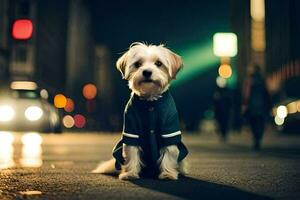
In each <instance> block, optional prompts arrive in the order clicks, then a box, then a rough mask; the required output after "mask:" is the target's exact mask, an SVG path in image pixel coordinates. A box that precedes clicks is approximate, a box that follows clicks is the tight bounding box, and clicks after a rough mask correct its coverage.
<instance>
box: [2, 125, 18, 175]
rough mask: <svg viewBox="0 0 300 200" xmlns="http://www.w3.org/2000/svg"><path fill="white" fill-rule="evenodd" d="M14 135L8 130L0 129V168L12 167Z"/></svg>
mask: <svg viewBox="0 0 300 200" xmlns="http://www.w3.org/2000/svg"><path fill="white" fill-rule="evenodd" d="M13 142H14V135H13V134H12V133H10V132H5V131H0V170H1V169H7V168H10V167H13V166H14V165H15V163H14V160H13V154H14V147H13Z"/></svg>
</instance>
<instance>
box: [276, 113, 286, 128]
mask: <svg viewBox="0 0 300 200" xmlns="http://www.w3.org/2000/svg"><path fill="white" fill-rule="evenodd" d="M274 121H275V124H276V125H278V126H281V125H282V124H283V123H284V118H280V117H278V116H277V115H276V116H275V118H274Z"/></svg>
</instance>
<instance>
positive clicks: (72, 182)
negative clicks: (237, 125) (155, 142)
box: [0, 132, 300, 200]
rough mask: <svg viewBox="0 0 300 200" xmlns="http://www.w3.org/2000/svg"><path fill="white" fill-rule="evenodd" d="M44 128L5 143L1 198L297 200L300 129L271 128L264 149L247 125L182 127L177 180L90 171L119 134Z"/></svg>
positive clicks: (1, 159) (299, 190)
mask: <svg viewBox="0 0 300 200" xmlns="http://www.w3.org/2000/svg"><path fill="white" fill-rule="evenodd" d="M41 135H42V139H43V141H42V144H41V146H40V145H39V143H40V142H41V141H39V139H38V138H36V137H34V136H33V137H32V138H30V137H28V138H27V139H24V138H23V140H22V136H23V134H22V133H14V137H15V140H14V143H13V146H12V149H11V150H12V151H8V150H7V149H9V148H8V147H6V148H4V146H3V145H2V147H0V149H1V151H0V154H1V155H0V166H1V168H3V169H0V199H1V200H2V199H131V200H133V199H151V200H155V199H157V200H162V199H172V200H175V199H273V198H275V199H300V135H287V136H286V135H282V134H281V135H280V134H276V133H268V134H267V135H266V137H265V140H264V146H263V149H262V151H261V152H253V151H252V150H251V137H250V136H249V134H248V133H247V132H243V133H242V134H237V133H236V134H231V136H230V138H229V141H228V143H227V144H222V143H221V142H220V141H219V138H218V137H217V136H216V135H215V134H208V133H206V134H194V135H188V134H185V135H184V143H185V144H186V145H187V146H188V148H189V151H190V154H189V156H188V161H189V163H190V174H189V175H188V176H187V177H184V178H183V177H182V178H180V179H179V180H178V181H161V180H155V179H140V180H135V181H120V180H119V179H118V178H117V177H116V176H112V175H101V174H91V173H90V172H91V170H93V169H94V168H95V167H96V166H97V164H98V163H99V162H100V161H104V160H107V159H109V158H111V150H112V148H113V146H114V145H115V143H116V142H117V140H118V139H119V137H120V135H118V134H108V133H100V134H99V133H98V134H95V133H64V134H61V135H54V134H41ZM21 140H22V141H23V144H22V142H21ZM5 165H7V166H11V168H6V169H5Z"/></svg>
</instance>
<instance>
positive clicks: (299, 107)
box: [297, 101, 300, 112]
mask: <svg viewBox="0 0 300 200" xmlns="http://www.w3.org/2000/svg"><path fill="white" fill-rule="evenodd" d="M297 111H298V112H300V101H298V102H297Z"/></svg>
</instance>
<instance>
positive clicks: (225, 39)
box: [213, 33, 237, 57]
mask: <svg viewBox="0 0 300 200" xmlns="http://www.w3.org/2000/svg"><path fill="white" fill-rule="evenodd" d="M213 42H214V46H213V49H214V54H215V55H216V56H219V57H234V56H235V55H236V54H237V36H236V34H234V33H216V34H214V36H213Z"/></svg>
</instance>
